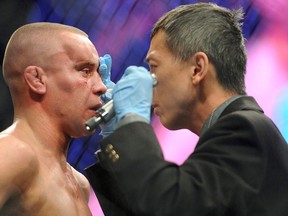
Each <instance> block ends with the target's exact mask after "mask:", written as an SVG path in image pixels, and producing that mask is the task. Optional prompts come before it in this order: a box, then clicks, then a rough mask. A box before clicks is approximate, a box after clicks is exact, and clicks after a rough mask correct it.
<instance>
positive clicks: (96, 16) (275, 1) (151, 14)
mask: <svg viewBox="0 0 288 216" xmlns="http://www.w3.org/2000/svg"><path fill="white" fill-rule="evenodd" d="M196 2H215V3H216V4H218V5H221V6H225V7H228V8H230V9H237V8H239V7H242V8H243V10H244V12H245V19H244V25H243V33H244V36H245V38H246V45H247V51H248V64H247V76H246V87H247V93H248V94H249V95H252V96H254V97H255V98H256V100H257V101H258V102H259V104H260V105H261V106H262V108H263V109H264V111H265V113H266V114H267V115H268V116H269V117H270V118H272V119H273V120H274V122H275V123H276V125H277V126H278V128H279V129H280V131H281V132H282V133H283V135H284V137H285V139H286V140H287V141H288V25H287V20H288V14H287V11H288V1H287V0H222V1H221V0H218V1H217V0H214V1H195V0H194V1H193V0H190V1H189V0H125V1H124V0H24V1H23V0H1V2H0V14H1V18H0V32H1V34H0V58H1V61H0V64H2V59H3V54H4V50H5V46H6V44H7V42H8V40H9V37H10V36H11V34H12V33H13V32H14V31H15V30H16V29H17V28H18V27H20V26H21V25H23V24H26V23H32V22H40V21H41V22H42V21H45V22H56V23H63V24H67V25H72V26H75V27H78V28H79V29H81V30H83V31H85V32H86V33H87V34H88V35H89V37H90V39H91V41H92V42H93V43H94V45H95V46H96V48H97V50H98V53H99V55H104V54H105V53H109V54H110V55H111V56H112V59H113V64H112V80H113V81H114V82H117V81H118V80H119V79H120V78H121V76H122V74H123V72H124V70H125V68H126V67H127V66H129V65H138V66H144V67H146V68H147V69H148V65H147V64H146V63H145V61H144V59H145V56H146V52H147V51H148V49H149V42H150V41H149V37H150V31H151V29H152V27H153V24H154V23H155V22H156V21H157V19H158V18H159V17H160V16H161V15H162V14H164V13H165V12H167V11H169V10H171V9H173V8H175V7H176V6H178V5H182V4H189V3H196ZM19 54H20V55H21V53H19ZM1 68H2V65H1ZM12 119H13V107H12V102H11V98H10V94H9V90H8V88H7V86H6V84H5V83H4V81H3V76H2V71H1V75H0V131H2V130H4V129H5V128H6V127H8V126H9V125H10V124H11V123H12ZM152 125H153V127H154V129H155V131H156V135H157V137H158V139H159V141H160V143H161V147H162V149H163V153H164V156H165V158H166V159H167V160H169V161H173V162H175V163H177V164H181V163H182V162H183V161H184V160H185V159H186V158H187V157H188V155H189V154H191V153H192V152H193V150H194V147H195V144H196V142H197V140H198V137H197V136H196V135H193V134H191V132H189V131H186V130H179V131H169V130H167V129H165V128H164V127H163V126H162V125H161V124H160V123H159V120H158V118H156V117H154V116H153V117H152ZM98 133H99V131H96V133H95V134H94V135H93V136H89V137H83V138H79V139H74V140H72V142H71V144H70V148H69V152H68V162H69V163H70V164H71V165H72V166H73V167H75V168H76V169H77V170H79V171H80V172H82V173H83V174H85V172H84V168H85V167H87V166H89V165H91V164H93V163H94V162H96V158H95V157H94V152H95V151H96V150H97V149H98V148H99V146H98V141H99V140H100V137H99V135H98ZM91 192H92V194H91V199H90V203H89V205H90V208H91V210H92V211H93V215H94V216H96V215H97V216H101V215H103V213H102V211H101V209H100V207H99V204H98V202H97V199H96V198H95V195H94V193H93V191H91Z"/></svg>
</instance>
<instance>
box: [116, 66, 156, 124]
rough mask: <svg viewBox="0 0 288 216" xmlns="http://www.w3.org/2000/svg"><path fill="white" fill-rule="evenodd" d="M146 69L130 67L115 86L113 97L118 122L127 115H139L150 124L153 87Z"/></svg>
mask: <svg viewBox="0 0 288 216" xmlns="http://www.w3.org/2000/svg"><path fill="white" fill-rule="evenodd" d="M152 83H153V81H152V77H151V75H150V72H149V71H148V70H146V69H145V68H144V67H136V66H130V67H128V68H127V69H126V70H125V72H124V75H123V76H122V78H121V79H120V80H119V81H118V82H117V84H116V85H115V87H114V89H113V92H112V95H113V96H112V97H113V103H114V110H115V113H116V117H117V122H118V121H120V120H121V119H122V118H123V117H124V116H125V115H127V114H137V115H139V116H142V117H144V118H145V119H146V120H148V122H150V113H151V104H152V95H153V85H152Z"/></svg>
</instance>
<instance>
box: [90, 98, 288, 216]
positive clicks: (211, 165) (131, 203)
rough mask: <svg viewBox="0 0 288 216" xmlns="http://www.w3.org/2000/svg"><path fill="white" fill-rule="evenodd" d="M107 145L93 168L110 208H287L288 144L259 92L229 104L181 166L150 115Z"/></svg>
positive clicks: (146, 211) (210, 211)
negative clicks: (168, 153) (166, 151)
mask: <svg viewBox="0 0 288 216" xmlns="http://www.w3.org/2000/svg"><path fill="white" fill-rule="evenodd" d="M100 145H101V148H102V152H101V154H99V158H100V163H97V164H95V165H93V166H91V167H89V168H88V169H87V174H88V178H89V181H90V183H91V184H92V186H93V189H94V190H95V193H96V195H97V197H98V199H99V202H100V204H101V206H102V208H103V211H104V212H105V215H137V216H139V215H148V216H154V215H155V216H156V215H157V216H158V215H159V216H165V215H169V216H170V215H171V216H175V215H176V216H177V215H179V216H186V215H193V216H194V215H195V216H208V215H209V216H212V215H213V216H218V215H221V216H224V215H225V216H248V215H249V216H252V215H253V216H258V215H259V216H287V215H288V146H287V143H286V141H285V140H284V138H283V137H282V135H281V134H280V132H279V130H278V129H277V128H276V126H275V125H274V124H273V122H272V121H271V120H270V119H269V118H267V117H266V116H265V115H264V114H263V111H262V109H261V108H260V107H259V106H258V104H257V103H256V101H255V100H254V99H253V98H252V97H243V98H239V99H237V100H235V101H234V102H232V103H231V104H230V105H229V106H228V107H226V109H225V110H224V111H223V113H222V114H221V116H220V117H219V119H218V120H217V122H216V123H215V124H214V125H213V126H212V127H210V128H209V129H208V130H207V131H206V132H205V133H204V134H203V135H202V136H201V137H200V139H199V141H198V143H197V146H196V148H195V150H194V152H193V153H192V154H191V155H190V156H189V158H188V159H187V160H186V161H185V162H184V163H183V165H181V166H177V165H175V164H173V163H170V162H167V161H165V160H164V159H163V155H162V152H161V149H160V146H159V143H158V141H157V139H156V136H155V134H154V132H153V129H152V127H151V126H150V125H148V124H145V123H141V122H136V123H131V124H128V125H126V126H123V127H121V128H119V129H118V130H116V131H115V132H114V133H113V134H112V135H111V136H109V137H107V138H106V139H104V140H103V141H102V142H101V144H100ZM175 145H177V143H175ZM111 202H112V203H114V205H110V204H111Z"/></svg>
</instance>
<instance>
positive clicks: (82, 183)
mask: <svg viewBox="0 0 288 216" xmlns="http://www.w3.org/2000/svg"><path fill="white" fill-rule="evenodd" d="M69 166H70V167H71V169H72V172H73V175H74V177H75V178H76V180H77V182H78V185H79V187H80V188H81V189H82V191H83V194H84V196H85V198H86V200H87V202H88V200H89V197H90V184H89V181H88V180H87V178H86V177H85V176H84V175H83V174H82V173H81V172H79V171H77V170H76V169H75V168H73V167H72V166H71V165H69Z"/></svg>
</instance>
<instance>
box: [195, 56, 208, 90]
mask: <svg viewBox="0 0 288 216" xmlns="http://www.w3.org/2000/svg"><path fill="white" fill-rule="evenodd" d="M192 62H193V65H194V67H193V74H192V81H193V83H194V84H198V83H199V82H200V81H201V80H203V79H204V78H205V76H206V75H207V72H208V68H209V59H208V56H207V55H206V54H205V53H204V52H196V53H195V54H194V55H193V57H192Z"/></svg>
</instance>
